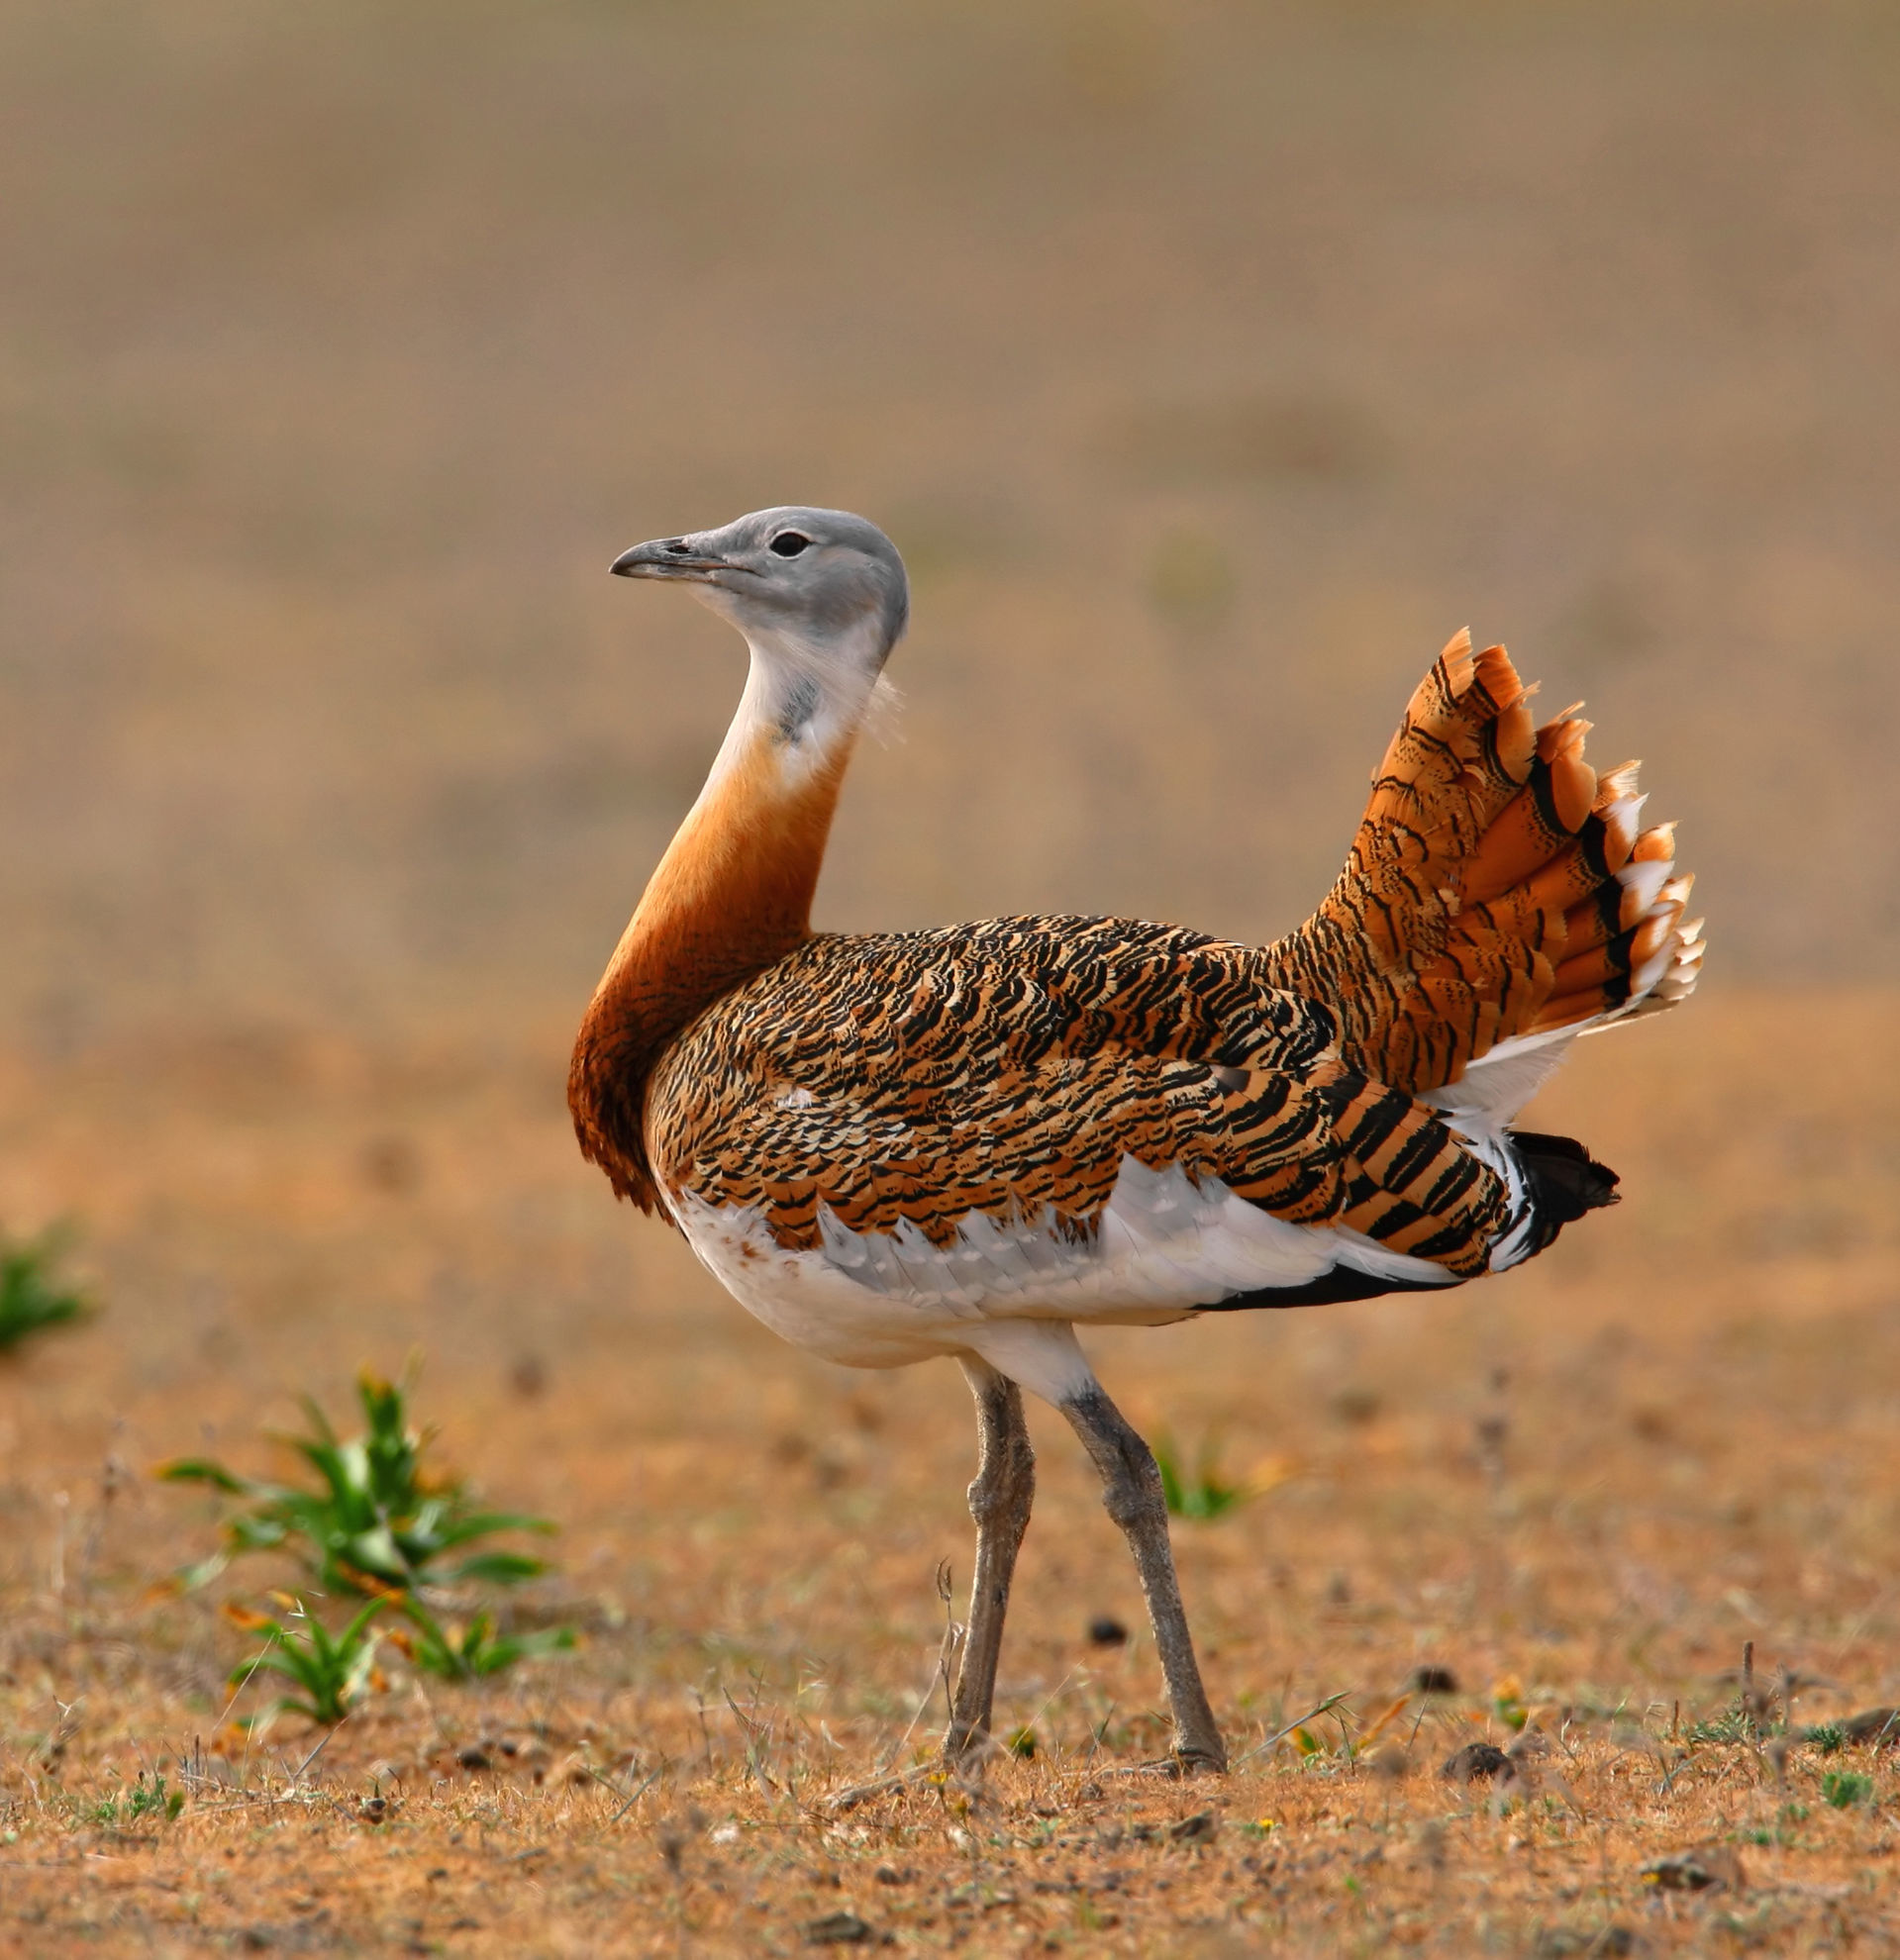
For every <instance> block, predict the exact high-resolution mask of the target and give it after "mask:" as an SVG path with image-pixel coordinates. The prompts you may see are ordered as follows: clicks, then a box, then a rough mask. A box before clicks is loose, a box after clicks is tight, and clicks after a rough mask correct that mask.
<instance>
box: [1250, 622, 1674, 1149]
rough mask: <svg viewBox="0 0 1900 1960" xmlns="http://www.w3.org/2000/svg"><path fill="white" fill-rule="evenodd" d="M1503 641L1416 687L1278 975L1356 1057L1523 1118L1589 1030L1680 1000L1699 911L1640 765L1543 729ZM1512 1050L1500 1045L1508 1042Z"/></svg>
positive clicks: (1449, 1095)
mask: <svg viewBox="0 0 1900 1960" xmlns="http://www.w3.org/2000/svg"><path fill="white" fill-rule="evenodd" d="M1531 692H1532V690H1531V689H1529V688H1527V687H1526V686H1525V685H1524V683H1523V682H1522V681H1520V680H1519V678H1518V676H1517V671H1516V669H1515V668H1514V667H1513V666H1512V664H1511V660H1510V656H1509V655H1508V654H1507V653H1506V652H1505V650H1504V648H1503V647H1501V646H1489V647H1486V648H1485V649H1484V650H1483V651H1482V652H1481V653H1477V654H1473V652H1472V650H1471V637H1470V635H1469V634H1468V633H1461V634H1459V635H1458V637H1456V638H1455V639H1453V640H1452V641H1451V643H1450V645H1449V646H1447V647H1446V649H1445V651H1444V652H1443V653H1442V654H1441V655H1440V656H1439V658H1438V660H1437V662H1436V663H1435V664H1434V666H1433V668H1432V671H1431V672H1430V673H1429V674H1428V675H1427V676H1426V677H1425V679H1424V680H1423V681H1422V682H1421V683H1420V684H1419V687H1418V690H1417V692H1416V693H1414V695H1413V696H1412V700H1411V703H1410V705H1409V706H1408V707H1407V709H1406V712H1405V719H1404V721H1403V722H1402V723H1401V725H1400V727H1399V731H1398V733H1397V734H1396V735H1394V736H1393V737H1392V742H1391V745H1390V747H1388V748H1387V750H1386V752H1385V759H1384V760H1383V761H1382V762H1381V763H1380V765H1379V767H1378V770H1377V772H1376V773H1375V775H1374V777H1373V781H1372V795H1371V800H1370V801H1369V802H1368V803H1367V805H1366V808H1365V815H1364V817H1363V819H1362V820H1361V822H1360V824H1359V830H1358V834H1357V835H1356V836H1355V837H1354V838H1353V840H1352V848H1351V851H1350V855H1349V856H1348V858H1347V861H1346V868H1345V870H1344V871H1342V872H1341V873H1340V877H1339V881H1338V883H1336V884H1335V885H1334V887H1333V889H1332V891H1331V892H1330V893H1328V895H1327V897H1326V898H1325V900H1324V901H1323V902H1322V904H1321V905H1320V908H1319V910H1318V911H1317V912H1315V913H1314V915H1313V917H1312V918H1311V919H1309V920H1308V921H1307V922H1306V924H1305V925H1304V926H1302V927H1301V928H1300V929H1299V930H1298V931H1295V932H1292V933H1289V934H1288V935H1287V937H1285V938H1284V939H1281V940H1280V941H1279V942H1278V943H1277V944H1275V945H1273V946H1270V947H1269V948H1267V950H1266V953H1265V956H1264V970H1265V973H1266V976H1267V977H1268V979H1269V980H1270V982H1271V983H1272V984H1273V985H1276V986H1279V987H1283V988H1287V989H1290V990H1291V991H1292V992H1294V993H1297V994H1301V995H1304V996H1306V997H1307V998H1308V999H1312V1000H1319V1001H1324V1002H1326V1003H1327V1005H1328V1006H1329V1007H1331V1008H1332V1010H1333V1011H1334V1013H1335V1014H1336V1015H1337V1016H1338V1017H1339V1022H1340V1040H1341V1047H1342V1051H1343V1052H1344V1054H1345V1055H1346V1057H1347V1059H1348V1061H1349V1062H1350V1063H1352V1064H1353V1065H1354V1066H1356V1067H1358V1068H1359V1069H1361V1070H1362V1071H1364V1072H1365V1073H1366V1074H1367V1075H1370V1076H1373V1077H1375V1078H1377V1079H1378V1080H1380V1081H1384V1082H1389V1083H1392V1084H1394V1085H1396V1086H1398V1087H1400V1088H1403V1089H1407V1090H1410V1091H1411V1092H1412V1093H1413V1094H1415V1095H1427V1094H1433V1095H1434V1096H1435V1100H1439V1101H1441V1102H1442V1103H1443V1104H1444V1106H1445V1107H1447V1108H1448V1109H1455V1108H1459V1107H1461V1106H1462V1104H1461V1099H1460V1097H1459V1095H1458V1093H1457V1092H1456V1091H1455V1090H1454V1089H1453V1088H1452V1085H1456V1084H1459V1083H1460V1081H1461V1079H1462V1078H1463V1077H1464V1075H1465V1072H1466V1071H1467V1069H1469V1068H1470V1067H1471V1065H1472V1064H1473V1063H1475V1062H1478V1061H1479V1060H1480V1059H1482V1058H1485V1057H1487V1056H1488V1057H1491V1058H1492V1062H1493V1066H1492V1067H1491V1068H1490V1069H1489V1070H1488V1071H1487V1079H1486V1083H1485V1086H1484V1087H1483V1088H1482V1089H1480V1087H1479V1086H1478V1085H1477V1083H1475V1082H1474V1083H1473V1085H1472V1088H1471V1091H1470V1097H1469V1100H1470V1101H1471V1102H1472V1103H1473V1104H1476V1105H1481V1106H1482V1107H1483V1108H1484V1109H1485V1111H1486V1112H1487V1113H1488V1114H1490V1115H1493V1116H1498V1117H1503V1116H1508V1115H1510V1114H1511V1113H1512V1110H1513V1109H1514V1108H1515V1107H1516V1105H1517V1104H1518V1103H1521V1102H1522V1101H1523V1100H1524V1097H1525V1095H1527V1094H1528V1093H1529V1089H1528V1087H1525V1086H1524V1085H1525V1084H1528V1085H1529V1086H1530V1087H1534V1086H1535V1081H1536V1078H1537V1077H1538V1076H1539V1075H1540V1074H1541V1073H1542V1072H1543V1062H1542V1061H1540V1062H1539V1063H1538V1064H1537V1065H1535V1066H1532V1065H1527V1063H1526V1061H1525V1060H1524V1059H1523V1057H1524V1056H1525V1055H1526V1053H1527V1051H1531V1050H1537V1051H1539V1052H1540V1054H1541V1055H1544V1056H1548V1058H1549V1059H1554V1056H1555V1054H1556V1053H1557V1052H1560V1050H1561V1047H1562V1046H1563V1045H1564V1041H1563V1038H1562V1037H1564V1036H1566V1035H1567V1034H1569V1033H1572V1032H1575V1031H1579V1030H1581V1029H1585V1028H1589V1027H1594V1026H1602V1025H1605V1024H1607V1023H1608V1022H1610V1021H1613V1020H1621V1019H1623V1018H1625V1017H1627V1016H1629V1015H1632V1014H1637V1013H1642V1012H1645V1011H1648V1010H1650V1009H1653V1008H1660V1007H1665V1006H1668V1005H1670V1004H1671V1003H1672V1002H1674V1001H1677V1000H1680V999H1681V998H1682V997H1683V996H1684V995H1685V994H1687V993H1688V992H1689V990H1690V989H1691V988H1692V987H1693V986H1694V984H1695V978H1696V971H1697V968H1698V966H1699V964H1700V961H1701V957H1702V945H1701V921H1699V920H1697V921H1693V922H1687V923H1685V921H1684V919H1683V912H1684V908H1685V906H1686V904H1687V901H1688V896H1689V888H1690V885H1691V884H1692V883H1693V880H1692V879H1690V878H1688V877H1676V876H1675V875H1674V870H1675V864H1674V858H1675V837H1674V830H1673V827H1672V826H1670V825H1666V824H1665V825H1660V826H1657V827H1655V828H1652V829H1650V830H1639V828H1638V819H1639V816H1640V813H1641V811H1642V806H1643V801H1644V800H1643V798H1641V797H1640V796H1639V795H1638V794H1637V765H1636V764H1635V763H1634V762H1628V763H1624V764H1623V765H1621V766H1620V767H1618V768H1615V769H1611V770H1609V771H1607V772H1606V773H1605V774H1603V775H1601V776H1599V775H1598V774H1597V773H1596V771H1595V770H1594V769H1592V768H1591V766H1590V765H1589V764H1588V763H1587V762H1586V761H1585V760H1584V757H1583V737H1584V735H1585V733H1586V732H1587V730H1588V728H1589V726H1590V725H1589V724H1588V723H1587V722H1583V721H1579V720H1577V719H1576V717H1575V715H1574V713H1573V712H1572V711H1566V712H1565V713H1564V714H1562V715H1559V716H1557V717H1556V718H1555V719H1554V720H1553V721H1550V722H1547V723H1545V724H1544V725H1543V727H1541V728H1539V727H1536V726H1534V724H1533V722H1532V719H1531V709H1530V695H1531ZM1507 1043H1508V1044H1511V1046H1510V1048H1509V1049H1508V1051H1507V1050H1505V1044H1507Z"/></svg>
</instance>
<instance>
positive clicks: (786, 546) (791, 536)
mask: <svg viewBox="0 0 1900 1960" xmlns="http://www.w3.org/2000/svg"><path fill="white" fill-rule="evenodd" d="M811 541H812V540H811V539H809V538H807V537H806V536H805V534H804V533H803V532H802V531H781V532H780V533H779V534H778V536H777V537H776V538H774V539H772V549H773V550H774V551H776V552H777V553H778V555H779V556H780V557H781V558H795V557H797V556H798V554H799V552H801V551H802V550H804V548H805V546H806V545H807V544H809V543H810V542H811Z"/></svg>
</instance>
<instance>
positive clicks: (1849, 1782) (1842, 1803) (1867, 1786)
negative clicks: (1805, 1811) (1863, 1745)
mask: <svg viewBox="0 0 1900 1960" xmlns="http://www.w3.org/2000/svg"><path fill="white" fill-rule="evenodd" d="M1821 1794H1822V1796H1824V1797H1825V1798H1826V1799H1827V1800H1828V1802H1829V1803H1830V1804H1832V1805H1833V1806H1834V1808H1835V1809H1836V1810H1837V1811H1850V1810H1851V1809H1852V1808H1853V1807H1854V1805H1856V1804H1864V1803H1865V1802H1866V1801H1867V1800H1868V1798H1870V1797H1871V1796H1872V1795H1873V1778H1872V1777H1870V1776H1866V1775H1863V1774H1862V1773H1861V1772H1860V1771H1859V1770H1829V1771H1828V1773H1827V1775H1825V1776H1824V1777H1823V1778H1822V1779H1821Z"/></svg>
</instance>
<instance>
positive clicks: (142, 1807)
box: [84, 1770, 185, 1830]
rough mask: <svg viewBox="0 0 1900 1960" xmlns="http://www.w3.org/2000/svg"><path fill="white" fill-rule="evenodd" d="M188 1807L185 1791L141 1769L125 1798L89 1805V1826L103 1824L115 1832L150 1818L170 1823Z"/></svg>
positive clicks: (86, 1815) (86, 1814)
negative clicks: (172, 1786)
mask: <svg viewBox="0 0 1900 1960" xmlns="http://www.w3.org/2000/svg"><path fill="white" fill-rule="evenodd" d="M184 1807H185V1793H184V1792H183V1791H182V1790H167V1789H166V1788H165V1780H164V1778H163V1777H162V1776H150V1777H149V1776H147V1775H146V1773H145V1771H144V1770H141V1771H140V1772H139V1778H138V1781H137V1782H136V1783H134V1784H133V1786H132V1788H131V1789H130V1790H128V1791H126V1792H125V1793H124V1795H123V1796H119V1797H106V1798H102V1799H101V1800H100V1801H99V1802H98V1803H96V1804H91V1805H88V1806H87V1807H86V1810H85V1813H84V1815H85V1818H86V1821H87V1822H88V1823H95V1824H101V1825H103V1826H104V1827H105V1828H107V1829H108V1830H113V1829H124V1828H129V1827H130V1826H132V1825H133V1824H141V1823H144V1822H145V1821H146V1819H147V1818H148V1817H156V1818H162V1819H163V1820H164V1822H166V1823H170V1822H172V1821H173V1820H174V1819H175V1818H176V1817H177V1815H178V1813H179V1812H180V1811H182V1810H183V1809H184Z"/></svg>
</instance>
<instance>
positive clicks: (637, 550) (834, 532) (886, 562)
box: [613, 504, 910, 678]
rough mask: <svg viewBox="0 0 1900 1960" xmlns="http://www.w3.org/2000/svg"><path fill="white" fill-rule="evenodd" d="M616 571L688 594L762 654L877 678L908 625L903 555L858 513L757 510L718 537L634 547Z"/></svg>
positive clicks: (795, 507) (697, 535) (705, 534)
mask: <svg viewBox="0 0 1900 1960" xmlns="http://www.w3.org/2000/svg"><path fill="white" fill-rule="evenodd" d="M613 568H614V570H615V571H616V572H617V573H618V574H619V575H620V576H621V577H622V578H659V579H669V580H671V581H673V582H674V583H676V584H680V585H687V586H690V587H691V588H692V591H693V596H694V597H695V598H696V599H698V600H699V601H700V602H701V603H702V604H703V605H707V606H710V607H711V608H712V609H713V611H714V612H716V613H718V614H720V615H721V616H722V617H723V618H725V619H728V620H730V621H731V622H732V623H733V625H734V626H736V627H737V628H738V629H739V630H740V632H741V633H743V634H744V635H745V636H746V638H747V639H748V640H749V641H750V644H751V646H752V648H753V650H754V651H755V652H765V651H767V650H769V649H772V648H775V647H779V648H784V649H786V650H788V651H795V652H796V654H797V655H798V656H800V663H801V664H803V663H805V662H818V663H826V664H829V663H831V662H833V661H837V662H842V663H845V664H847V665H848V666H850V668H853V669H855V670H857V671H858V672H860V673H862V674H865V675H867V676H868V677H872V678H874V677H875V675H876V674H877V672H878V670H879V669H880V668H881V667H882V666H883V664H884V661H885V659H886V658H887V657H888V655H889V653H890V650H891V648H892V647H893V646H895V645H896V644H897V641H898V639H899V638H900V637H902V635H903V632H904V627H905V624H906V622H907V621H908V619H909V617H910V585H909V581H908V580H907V579H906V577H905V575H904V561H903V559H902V558H900V557H899V556H898V554H897V546H896V545H895V544H893V543H892V542H891V540H890V539H888V538H886V537H885V536H884V534H883V533H882V532H881V531H879V530H878V528H877V527H876V526H875V525H874V524H872V523H870V522H869V521H868V520H867V519H865V518H861V517H853V516H852V515H851V513H850V511H821V510H813V509H809V508H807V507H806V506H804V505H801V504H785V505H781V506H779V507H778V508H776V509H774V510H769V511H753V512H752V513H751V514H750V516H748V517H743V518H735V519H734V521H733V522H732V523H731V524H728V525H724V526H722V527H721V528H720V529H719V530H717V531H696V532H692V533H689V534H688V535H687V536H685V537H683V538H655V539H652V541H651V542H650V543H647V544H636V545H635V546H634V547H633V549H632V550H630V551H623V552H622V553H621V554H620V556H619V557H617V558H616V559H615V560H614V566H613Z"/></svg>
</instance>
